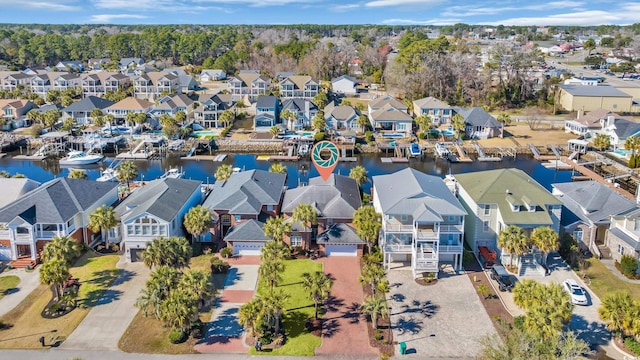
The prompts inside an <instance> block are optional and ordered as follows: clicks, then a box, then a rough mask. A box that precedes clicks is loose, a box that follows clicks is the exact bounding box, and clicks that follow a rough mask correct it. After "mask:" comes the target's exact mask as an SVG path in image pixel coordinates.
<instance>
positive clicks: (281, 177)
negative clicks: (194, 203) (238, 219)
mask: <svg viewBox="0 0 640 360" xmlns="http://www.w3.org/2000/svg"><path fill="white" fill-rule="evenodd" d="M285 178H286V175H285V174H276V173H270V172H268V171H264V170H249V171H242V172H239V173H235V174H232V175H231V177H230V178H229V180H226V181H216V182H215V183H214V184H213V188H212V190H211V193H210V194H209V196H208V197H207V200H205V202H204V204H203V205H204V206H206V207H207V208H209V209H211V210H214V211H215V210H224V211H228V212H229V213H231V214H259V213H260V212H261V210H262V206H263V205H278V204H279V203H280V199H281V197H282V193H283V191H284V182H285Z"/></svg>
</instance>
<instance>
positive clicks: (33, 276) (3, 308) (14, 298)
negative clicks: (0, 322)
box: [0, 266, 40, 316]
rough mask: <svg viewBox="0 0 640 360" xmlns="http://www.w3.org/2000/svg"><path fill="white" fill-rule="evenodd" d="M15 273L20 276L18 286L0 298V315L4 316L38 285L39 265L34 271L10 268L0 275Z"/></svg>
mask: <svg viewBox="0 0 640 360" xmlns="http://www.w3.org/2000/svg"><path fill="white" fill-rule="evenodd" d="M9 275H15V276H17V277H19V278H20V284H18V287H17V288H16V289H15V290H14V291H12V292H10V293H9V294H7V295H5V296H4V297H3V298H2V299H0V316H4V315H5V314H6V313H8V312H9V311H11V310H13V309H14V308H15V307H16V306H18V304H20V303H21V302H22V300H24V299H25V298H26V297H27V296H28V295H29V294H31V292H32V291H33V290H35V289H36V288H37V287H38V285H40V266H37V267H36V268H35V270H34V271H32V272H26V271H25V270H24V269H11V270H9V271H7V272H5V273H3V274H2V276H0V277H4V276H9Z"/></svg>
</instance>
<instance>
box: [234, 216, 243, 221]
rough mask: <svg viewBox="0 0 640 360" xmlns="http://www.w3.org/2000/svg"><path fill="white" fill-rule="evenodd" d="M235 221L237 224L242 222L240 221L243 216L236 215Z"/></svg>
mask: <svg viewBox="0 0 640 360" xmlns="http://www.w3.org/2000/svg"><path fill="white" fill-rule="evenodd" d="M233 219H234V220H235V221H236V222H238V221H240V220H241V219H242V216H240V215H234V216H233Z"/></svg>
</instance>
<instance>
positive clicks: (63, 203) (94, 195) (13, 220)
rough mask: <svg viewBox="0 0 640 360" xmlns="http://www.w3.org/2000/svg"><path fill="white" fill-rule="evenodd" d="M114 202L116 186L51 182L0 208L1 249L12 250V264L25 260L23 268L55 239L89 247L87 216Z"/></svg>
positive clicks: (91, 234) (91, 233)
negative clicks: (67, 237)
mask: <svg viewBox="0 0 640 360" xmlns="http://www.w3.org/2000/svg"><path fill="white" fill-rule="evenodd" d="M117 200H118V184H116V183H112V182H96V181H90V180H78V179H69V178H66V177H60V178H56V179H53V180H51V181H48V182H46V183H44V184H42V185H41V186H39V187H37V188H35V189H34V190H31V191H29V192H28V193H26V194H24V195H23V196H21V197H20V198H18V199H17V200H15V201H13V202H11V203H10V204H8V205H5V206H3V207H2V208H0V245H1V246H2V247H3V248H5V249H6V248H7V247H9V248H10V249H11V250H10V252H11V254H10V259H11V260H17V259H22V258H24V259H26V260H27V262H26V263H25V264H23V266H26V265H31V264H33V262H36V261H38V259H39V254H40V252H41V251H42V249H43V248H44V246H45V245H46V244H47V243H48V242H49V241H50V240H51V239H52V238H53V237H54V236H70V237H72V238H74V239H75V240H76V241H77V242H83V243H85V244H90V243H91V242H92V241H93V240H94V234H93V232H91V230H89V229H88V228H87V226H88V224H89V215H90V214H91V213H92V212H93V211H94V210H95V209H97V208H98V207H99V206H101V205H105V204H106V205H107V206H109V205H111V204H113V203H115V202H116V201H117ZM5 251H6V250H5ZM5 254H6V253H5ZM17 266H20V265H17Z"/></svg>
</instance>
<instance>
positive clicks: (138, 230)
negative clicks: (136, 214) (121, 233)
mask: <svg viewBox="0 0 640 360" xmlns="http://www.w3.org/2000/svg"><path fill="white" fill-rule="evenodd" d="M135 230H136V235H140V234H142V228H141V227H140V225H136V226H135Z"/></svg>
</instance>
